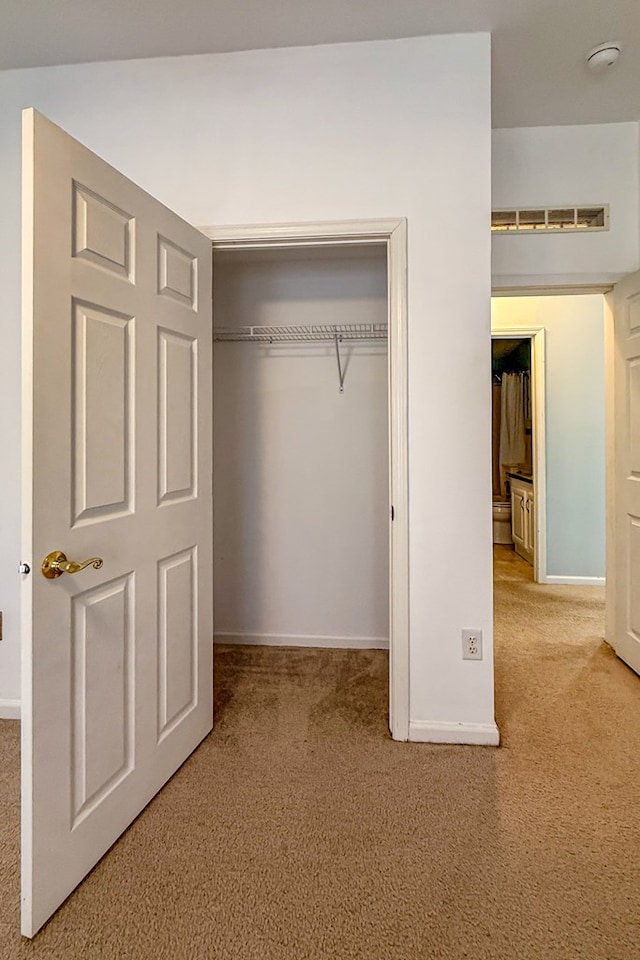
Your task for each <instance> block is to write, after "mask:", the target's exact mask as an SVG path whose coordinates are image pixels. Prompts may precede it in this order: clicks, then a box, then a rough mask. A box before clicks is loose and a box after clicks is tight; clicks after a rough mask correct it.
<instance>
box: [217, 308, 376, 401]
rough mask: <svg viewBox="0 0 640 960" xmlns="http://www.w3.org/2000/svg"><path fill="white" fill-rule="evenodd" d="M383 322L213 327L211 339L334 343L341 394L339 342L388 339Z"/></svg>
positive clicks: (341, 368)
mask: <svg viewBox="0 0 640 960" xmlns="http://www.w3.org/2000/svg"><path fill="white" fill-rule="evenodd" d="M387 332H388V328H387V324H386V323H313V324H286V325H285V326H278V327H260V326H258V327H216V328H214V331H213V339H214V340H217V341H218V342H220V341H227V342H231V341H235V342H240V341H244V342H246V343H251V342H253V343H333V344H334V346H335V349H336V361H337V364H338V380H339V381H340V393H344V375H345V372H346V368H345V367H344V366H343V365H342V357H341V356H340V344H341V343H346V342H349V343H355V342H358V341H359V342H361V343H362V342H365V341H373V340H378V341H380V340H386V339H387Z"/></svg>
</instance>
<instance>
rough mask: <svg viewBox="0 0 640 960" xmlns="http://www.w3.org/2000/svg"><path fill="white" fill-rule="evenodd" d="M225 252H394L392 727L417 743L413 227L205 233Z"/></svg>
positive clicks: (390, 224)
mask: <svg viewBox="0 0 640 960" xmlns="http://www.w3.org/2000/svg"><path fill="white" fill-rule="evenodd" d="M200 230H201V231H202V233H204V234H205V236H207V237H209V238H210V240H211V241H212V246H213V252H214V254H215V251H217V250H219V251H222V250H265V249H287V248H289V249H292V248H297V249H308V250H313V249H318V248H320V247H339V246H353V245H354V244H384V245H385V246H386V250H387V309H388V325H389V331H388V410H389V504H390V508H391V506H393V520H391V518H390V522H389V729H390V731H391V736H392V738H393V739H394V740H408V739H409V469H408V466H409V465H408V378H407V344H408V322H407V221H406V219H404V218H401V219H385V220H340V221H332V222H321V221H319V222H313V223H284V224H248V225H240V226H206V227H200Z"/></svg>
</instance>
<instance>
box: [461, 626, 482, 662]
mask: <svg viewBox="0 0 640 960" xmlns="http://www.w3.org/2000/svg"><path fill="white" fill-rule="evenodd" d="M462 659H463V660H482V630H463V631H462Z"/></svg>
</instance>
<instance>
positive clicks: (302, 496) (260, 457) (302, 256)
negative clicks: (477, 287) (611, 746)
mask: <svg viewBox="0 0 640 960" xmlns="http://www.w3.org/2000/svg"><path fill="white" fill-rule="evenodd" d="M386 321H387V274H386V252H385V249H384V248H383V247H378V246H370V247H368V248H355V249H353V248H345V247H342V248H334V249H332V250H328V249H326V248H325V249H324V250H322V249H320V250H317V251H309V250H306V251H296V250H289V251H282V250H279V251H260V252H257V251H256V252H235V251H233V252H216V253H215V255H214V327H215V326H216V325H219V326H225V327H228V326H248V325H282V324H327V323H386ZM341 354H342V362H343V366H344V367H346V371H345V381H344V393H343V394H341V393H340V392H339V379H338V369H337V362H336V354H335V346H334V345H333V344H331V343H329V344H323V343H284V344H272V345H269V344H258V343H236V342H231V343H226V342H225V343H215V344H214V564H215V567H214V576H215V617H216V638H217V640H218V641H219V642H225V641H244V642H258V643H259V642H262V643H278V642H280V643H291V644H302V645H317V646H327V645H329V646H332V645H336V646H363V647H369V646H378V647H383V646H387V645H388V637H389V606H388V592H389V563H388V509H389V507H388V422H387V421H388V398H387V345H386V342H384V341H383V342H378V343H366V342H365V343H355V344H343V345H342V347H341Z"/></svg>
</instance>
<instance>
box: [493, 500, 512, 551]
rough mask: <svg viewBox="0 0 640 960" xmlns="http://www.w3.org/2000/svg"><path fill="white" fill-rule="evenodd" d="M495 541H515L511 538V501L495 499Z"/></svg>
mask: <svg viewBox="0 0 640 960" xmlns="http://www.w3.org/2000/svg"><path fill="white" fill-rule="evenodd" d="M493 542H494V543H508V544H511V543H513V541H512V539H511V502H510V501H509V500H494V501H493Z"/></svg>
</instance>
